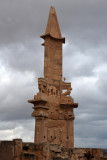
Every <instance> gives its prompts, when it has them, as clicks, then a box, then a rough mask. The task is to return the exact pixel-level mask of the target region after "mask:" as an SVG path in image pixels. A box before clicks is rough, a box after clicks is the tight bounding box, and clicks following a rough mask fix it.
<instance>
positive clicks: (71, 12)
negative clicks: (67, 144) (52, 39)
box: [0, 0, 107, 148]
mask: <svg viewBox="0 0 107 160" xmlns="http://www.w3.org/2000/svg"><path fill="white" fill-rule="evenodd" d="M51 5H53V6H54V7H55V9H56V12H57V16H58V20H59V24H60V28H61V32H62V36H63V37H66V44H65V45H64V46H63V76H64V77H66V80H67V81H71V83H72V88H73V90H72V93H71V95H72V97H73V98H74V100H75V102H78V103H79V108H78V109H75V117H76V119H75V123H74V125H75V126H74V128H75V147H100V148H107V0H0V139H1V140H12V139H13V138H22V139H23V141H33V137H34V118H32V117H31V113H32V105H31V104H28V103H27V100H28V99H32V98H33V95H34V94H36V93H37V92H38V89H37V78H38V77H41V76H43V58H44V57H43V51H44V49H43V47H42V46H41V43H43V40H42V39H40V35H42V34H44V32H45V28H46V24H47V20H48V15H49V10H50V6H51Z"/></svg>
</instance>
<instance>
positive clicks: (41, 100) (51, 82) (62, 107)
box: [29, 7, 78, 147]
mask: <svg viewBox="0 0 107 160" xmlns="http://www.w3.org/2000/svg"><path fill="white" fill-rule="evenodd" d="M41 37H42V38H43V39H44V44H43V45H44V78H39V79H38V88H39V93H37V95H35V96H34V99H33V100H29V102H30V103H33V104H34V107H33V109H34V111H33V113H32V116H33V117H35V118H36V123H35V139H34V142H37V143H42V142H50V143H51V144H60V145H61V146H63V147H73V146H74V129H73V120H74V118H75V117H74V112H73V109H74V108H77V107H78V104H77V103H74V100H73V98H72V97H71V96H70V93H71V90H72V88H71V83H69V82H65V81H64V80H65V79H64V80H63V78H62V44H63V43H64V42H65V38H62V36H61V32H60V28H59V24H58V20H57V16H56V12H55V9H54V7H51V9H50V13H49V18H48V23H47V27H46V32H45V34H44V35H42V36H41Z"/></svg>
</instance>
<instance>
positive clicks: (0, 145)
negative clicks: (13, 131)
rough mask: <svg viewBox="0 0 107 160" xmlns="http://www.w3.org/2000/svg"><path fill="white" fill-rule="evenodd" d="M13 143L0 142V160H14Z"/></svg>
mask: <svg viewBox="0 0 107 160" xmlns="http://www.w3.org/2000/svg"><path fill="white" fill-rule="evenodd" d="M13 150H14V145H13V141H0V160H14V158H13V156H14V155H13Z"/></svg>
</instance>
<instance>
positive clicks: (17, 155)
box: [13, 139, 22, 160]
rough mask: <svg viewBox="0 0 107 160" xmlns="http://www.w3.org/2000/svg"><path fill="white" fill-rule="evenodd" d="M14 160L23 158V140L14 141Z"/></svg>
mask: <svg viewBox="0 0 107 160" xmlns="http://www.w3.org/2000/svg"><path fill="white" fill-rule="evenodd" d="M13 142H14V150H13V155H14V160H21V157H22V139H14V140H13Z"/></svg>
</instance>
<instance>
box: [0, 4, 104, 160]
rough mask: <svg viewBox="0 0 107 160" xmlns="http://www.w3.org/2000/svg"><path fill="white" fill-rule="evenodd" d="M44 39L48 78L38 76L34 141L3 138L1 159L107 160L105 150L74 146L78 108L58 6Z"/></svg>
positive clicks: (51, 14) (0, 147) (51, 15)
mask: <svg viewBox="0 0 107 160" xmlns="http://www.w3.org/2000/svg"><path fill="white" fill-rule="evenodd" d="M41 38H43V39H44V43H43V44H42V45H43V46H44V78H39V79H38V88H39V93H37V95H34V99H33V100H29V103H32V104H34V106H33V109H34V111H33V113H32V116H33V117H35V122H36V123H35V138H34V143H27V142H26V143H25V142H23V141H22V140H21V139H14V140H13V141H0V160H107V155H106V154H104V153H105V152H104V153H103V150H101V149H95V148H74V127H73V121H74V118H75V116H74V111H73V110H74V108H77V107H78V103H75V102H74V99H73V98H72V97H71V96H70V93H71V90H72V88H71V83H70V82H65V78H64V79H63V78H62V44H63V43H65V38H63V37H62V36H61V32H60V28H59V24H58V20H57V16H56V12H55V9H54V7H51V9H50V14H49V18H48V23H47V27H46V32H45V34H44V35H42V36H41Z"/></svg>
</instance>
